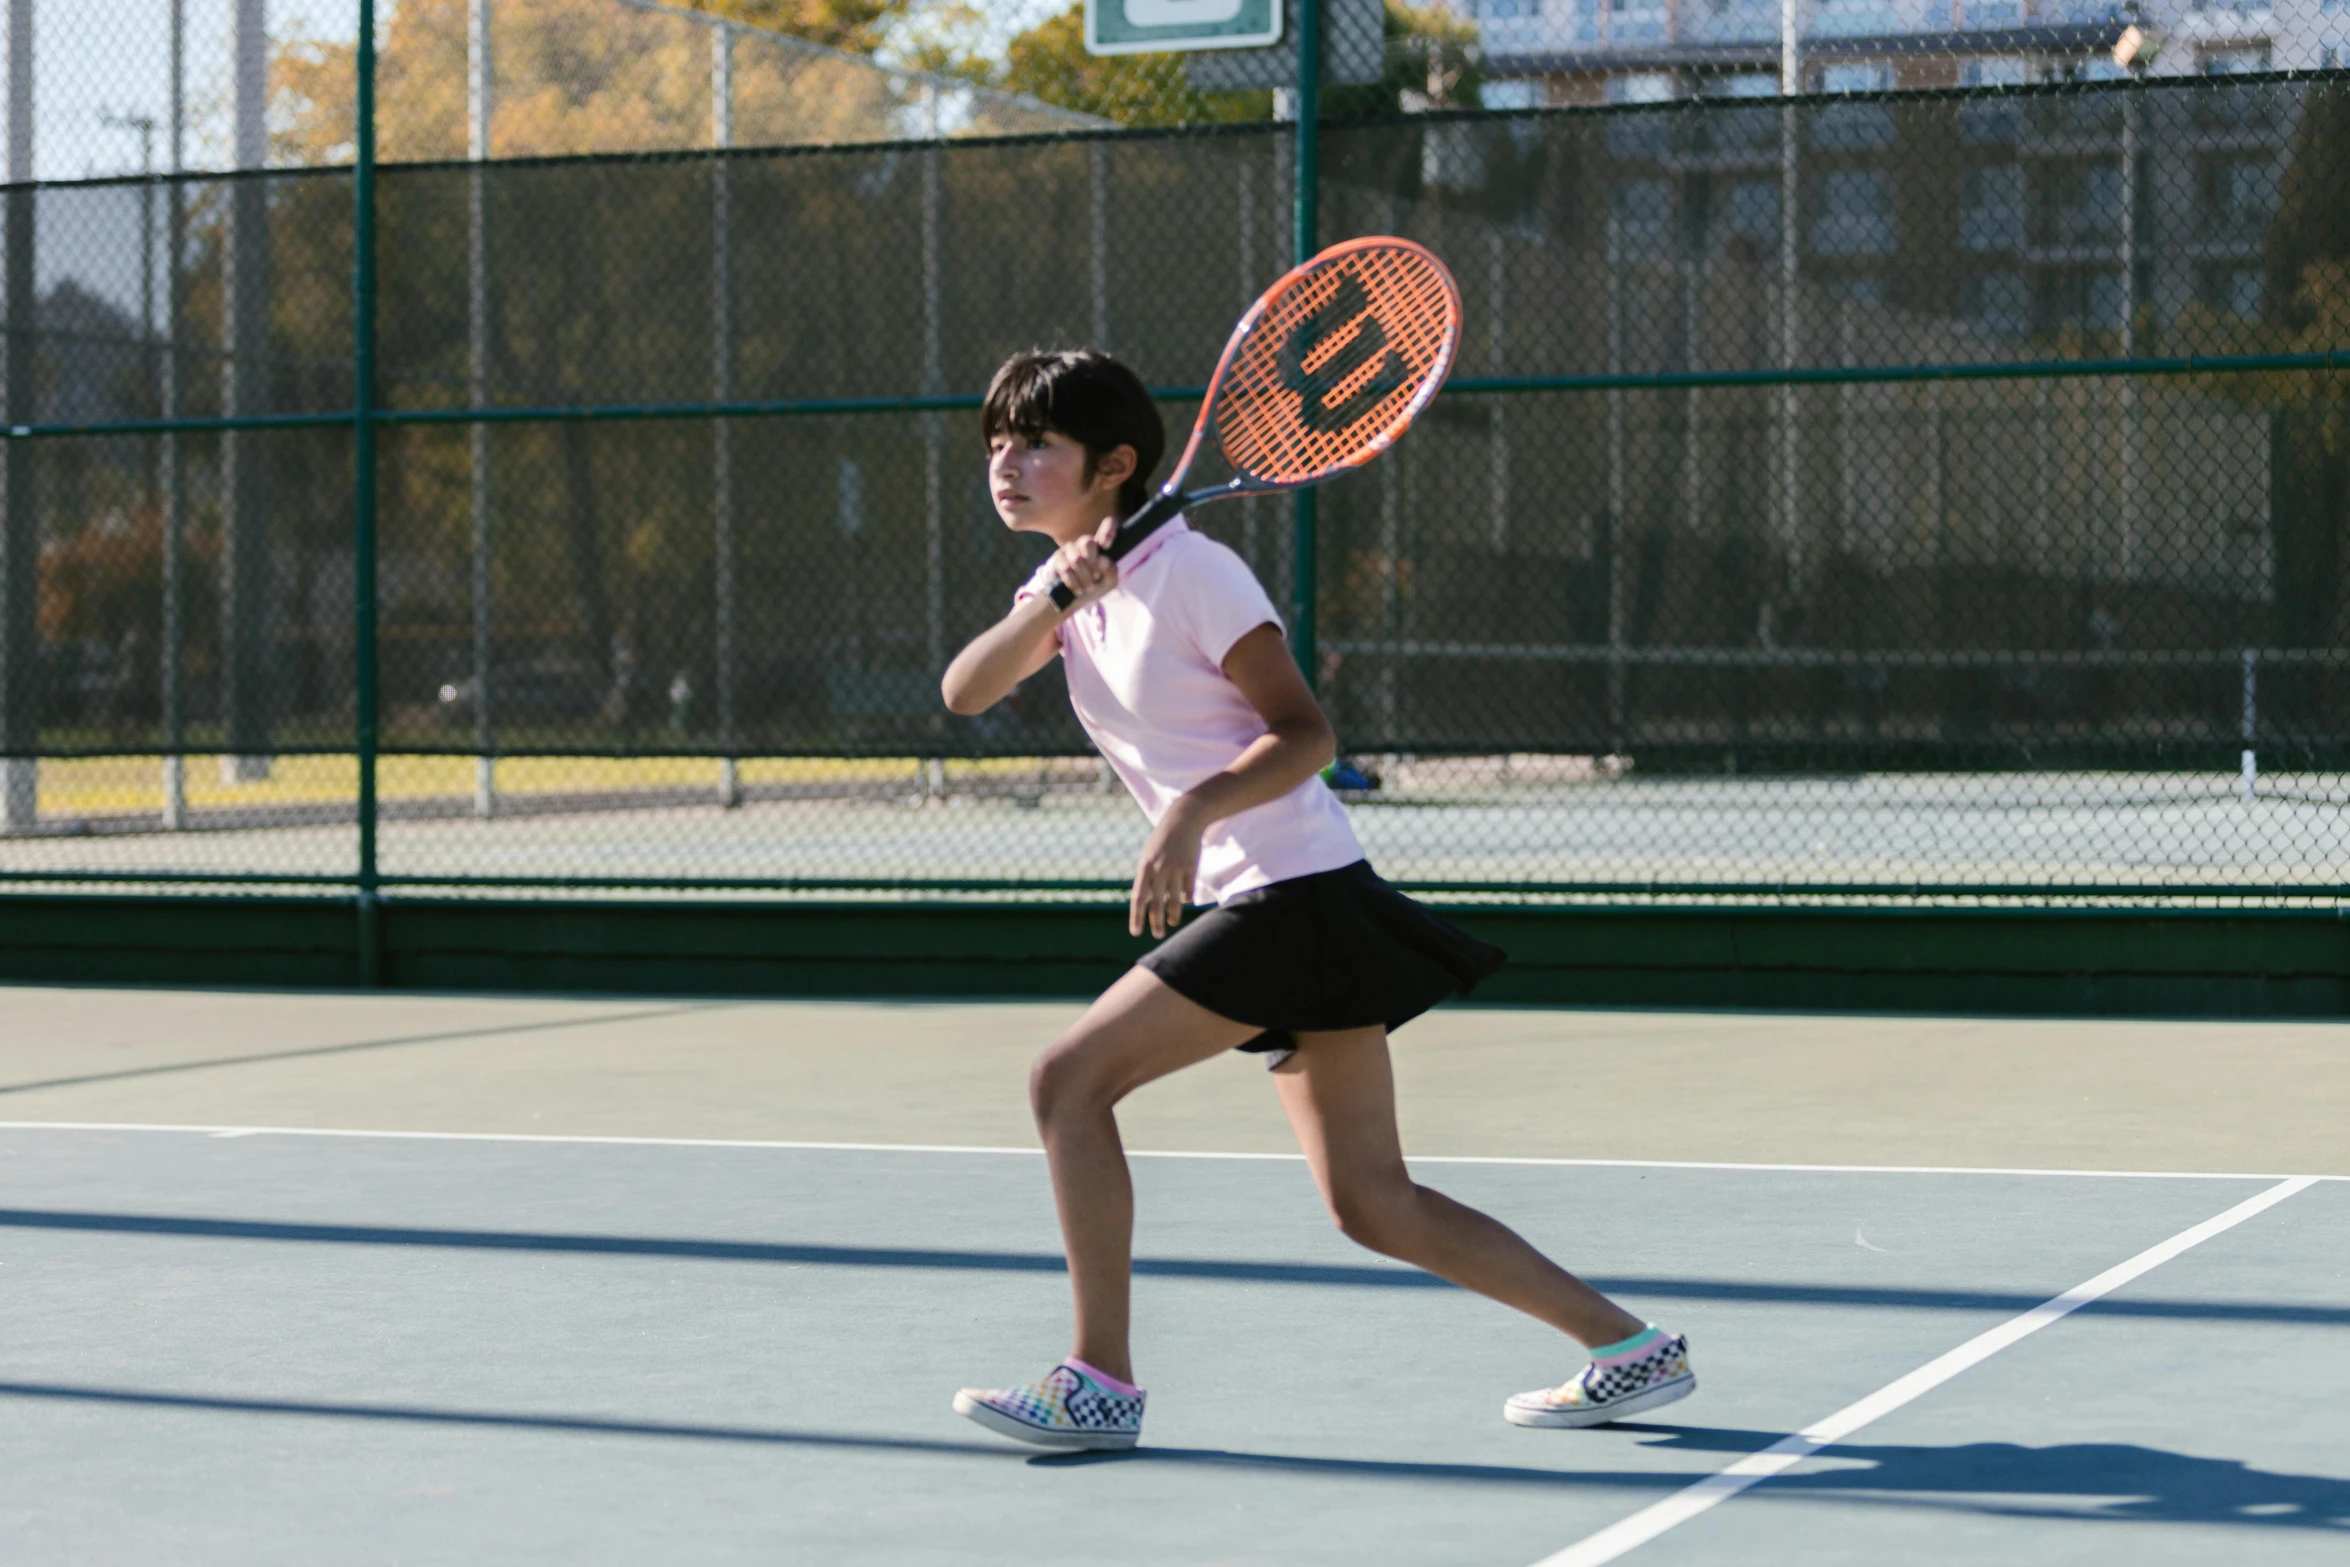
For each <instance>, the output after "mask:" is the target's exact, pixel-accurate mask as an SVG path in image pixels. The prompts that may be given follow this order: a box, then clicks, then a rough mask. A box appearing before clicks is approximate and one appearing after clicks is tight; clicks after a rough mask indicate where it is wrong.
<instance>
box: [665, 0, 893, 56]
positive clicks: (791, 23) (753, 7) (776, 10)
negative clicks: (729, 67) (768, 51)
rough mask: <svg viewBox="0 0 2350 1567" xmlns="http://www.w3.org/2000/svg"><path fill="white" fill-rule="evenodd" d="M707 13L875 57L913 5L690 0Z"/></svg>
mask: <svg viewBox="0 0 2350 1567" xmlns="http://www.w3.org/2000/svg"><path fill="white" fill-rule="evenodd" d="M687 3H688V4H690V5H691V6H692V7H693V9H695V10H697V11H707V12H708V13H709V14H710V15H712V16H723V17H728V18H731V19H732V20H734V21H737V22H743V23H747V24H748V25H750V26H752V27H759V28H764V29H765V30H767V31H768V32H771V33H788V34H789V35H791V36H792V37H794V38H805V39H807V40H808V41H809V42H810V43H819V44H823V45H824V46H825V47H826V48H829V49H845V50H848V51H849V52H850V53H852V54H872V53H873V52H874V51H875V50H877V49H879V48H880V47H881V46H882V44H883V42H884V41H885V39H886V36H887V34H888V32H889V28H890V24H891V23H893V22H896V21H897V20H899V19H900V18H901V17H903V16H905V14H906V13H907V12H908V11H909V10H911V9H913V0H687Z"/></svg>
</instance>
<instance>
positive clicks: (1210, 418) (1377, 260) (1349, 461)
mask: <svg viewBox="0 0 2350 1567" xmlns="http://www.w3.org/2000/svg"><path fill="white" fill-rule="evenodd" d="M1460 338H1461V291H1460V289H1459V288H1458V287H1456V286H1455V285H1454V283H1453V280H1452V274H1451V273H1450V272H1447V271H1446V270H1445V269H1444V263H1443V262H1441V261H1439V260H1437V259H1436V258H1435V257H1434V256H1433V255H1431V254H1429V253H1428V251H1426V250H1425V249H1423V248H1422V247H1420V246H1418V245H1415V244H1413V243H1412V242H1411V241H1410V240H1408V239H1389V238H1380V237H1373V238H1368V239H1350V240H1348V241H1347V242H1346V243H1344V244H1342V245H1333V246H1331V247H1330V248H1329V249H1328V250H1325V251H1323V252H1322V253H1321V254H1320V255H1318V256H1316V257H1314V258H1313V259H1312V260H1311V261H1308V262H1307V263H1305V265H1303V266H1301V267H1298V268H1296V269H1295V270H1294V271H1292V272H1290V273H1289V274H1288V275H1287V276H1285V277H1283V278H1282V279H1281V280H1280V281H1279V282H1277V283H1275V284H1274V285H1273V286H1272V287H1271V288H1269V289H1266V290H1265V292H1264V295H1263V296H1262V297H1261V298H1259V299H1258V300H1257V302H1256V303H1255V304H1253V305H1251V306H1249V309H1248V314H1246V315H1244V316H1242V317H1241V318H1240V324H1239V325H1238V326H1236V327H1234V328H1233V329H1232V338H1231V340H1230V341H1229V342H1227V343H1226V344H1225V345H1224V357H1223V358H1221V359H1219V360H1217V361H1216V373H1215V374H1214V375H1213V376H1212V377H1210V378H1209V380H1208V390H1207V395H1206V396H1205V397H1203V398H1202V399H1201V400H1200V410H1199V420H1198V422H1197V423H1195V424H1193V425H1192V427H1191V441H1190V443H1189V444H1188V445H1186V446H1185V447H1184V448H1183V455H1182V456H1181V457H1179V458H1177V459H1176V462H1175V472H1174V473H1173V475H1171V476H1170V477H1169V478H1168V480H1167V482H1166V484H1165V485H1163V486H1161V487H1160V490H1159V493H1158V494H1157V495H1156V496H1154V497H1152V499H1151V501H1150V503H1149V504H1148V505H1146V506H1144V507H1143V508H1142V510H1140V511H1138V512H1136V513H1135V514H1134V515H1133V516H1131V517H1129V518H1127V519H1126V520H1125V521H1124V522H1122V523H1120V524H1119V525H1118V533H1117V536H1116V537H1115V538H1113V539H1111V540H1110V544H1109V548H1108V549H1107V550H1106V551H1104V553H1105V554H1107V555H1108V556H1109V558H1110V559H1111V560H1120V559H1123V558H1124V557H1125V556H1126V554H1127V553H1128V552H1129V551H1131V550H1132V549H1133V548H1134V547H1135V546H1136V545H1138V544H1140V543H1141V542H1142V541H1143V540H1144V539H1147V538H1149V537H1150V536H1151V534H1153V533H1154V532H1156V531H1157V530H1158V528H1159V527H1160V525H1161V524H1163V523H1165V522H1166V521H1167V520H1168V519H1169V518H1171V517H1173V516H1174V515H1175V514H1176V513H1178V512H1181V511H1185V510H1187V509H1189V508H1190V507H1193V506H1198V505H1202V504H1204V503H1205V502H1208V501H1222V500H1230V499H1231V498H1232V497H1233V496H1235V495H1262V494H1265V493H1267V492H1270V491H1276V490H1297V489H1303V488H1305V487H1306V486H1307V485H1309V484H1320V483H1321V482H1322V481H1323V480H1325V479H1334V478H1336V477H1337V476H1338V475H1340V474H1342V473H1344V472H1346V471H1347V470H1348V469H1349V468H1359V467H1361V466H1362V465H1363V464H1364V463H1367V462H1369V461H1370V460H1371V459H1372V458H1374V457H1376V456H1378V455H1379V454H1380V453H1381V452H1383V451H1385V450H1387V448H1388V447H1390V446H1392V445H1394V444H1395V438H1396V437H1397V436H1399V435H1401V434H1403V432H1404V431H1405V429H1407V428H1408V427H1409V426H1410V424H1411V422H1412V420H1413V419H1414V418H1415V417H1417V416H1418V414H1419V412H1420V410H1421V409H1423V408H1425V407H1427V406H1428V401H1429V399H1430V398H1432V397H1434V396H1435V395H1436V389H1437V388H1438V387H1440V386H1442V385H1443V384H1444V378H1445V377H1446V376H1447V375H1449V374H1450V373H1451V372H1452V362H1453V356H1454V353H1455V351H1456V350H1457V349H1458V348H1459V346H1460ZM1211 438H1213V439H1214V441H1215V442H1216V446H1217V449H1218V450H1219V451H1220V452H1221V453H1222V455H1223V458H1224V461H1225V462H1226V463H1228V464H1229V465H1230V466H1231V469H1232V477H1231V478H1230V479H1227V480H1226V481H1225V482H1223V483H1222V484H1211V485H1208V486H1205V487H1204V488H1201V489H1197V490H1186V489H1184V488H1183V480H1184V476H1185V475H1186V474H1188V473H1189V472H1190V471H1191V465H1192V463H1193V462H1194V461H1196V460H1197V459H1198V457H1199V454H1200V451H1201V449H1202V448H1203V447H1204V446H1206V445H1207V443H1208V441H1209V440H1210V439H1211ZM1076 600H1077V595H1076V594H1074V593H1071V592H1070V591H1069V588H1068V585H1067V584H1066V583H1061V582H1056V583H1054V584H1053V603H1054V604H1056V605H1058V606H1059V607H1060V608H1062V609H1067V608H1068V607H1069V606H1070V605H1071V604H1073V603H1075V602H1076Z"/></svg>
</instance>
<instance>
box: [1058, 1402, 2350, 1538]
mask: <svg viewBox="0 0 2350 1567" xmlns="http://www.w3.org/2000/svg"><path fill="white" fill-rule="evenodd" d="M1612 1429H1614V1430H1618V1431H1623V1432H1626V1433H1629V1434H1633V1435H1639V1436H1650V1437H1655V1438H1658V1439H1659V1440H1655V1441H1648V1442H1643V1443H1642V1444H1641V1445H1642V1446H1643V1447H1651V1448H1658V1449H1663V1450H1666V1451H1684V1452H1703V1453H1754V1452H1760V1451H1761V1450H1762V1449H1764V1448H1766V1447H1769V1446H1770V1445H1771V1444H1772V1443H1774V1442H1777V1441H1779V1440H1780V1439H1781V1437H1782V1436H1783V1434H1784V1433H1781V1432H1775V1431H1736V1430H1724V1429H1718V1428H1709V1427H1704V1426H1669V1425H1648V1424H1640V1423H1634V1422H1626V1423H1623V1424H1619V1425H1617V1426H1615V1427H1613V1428H1612ZM1028 1462H1029V1465H1030V1467H1032V1468H1042V1469H1065V1468H1074V1467H1079V1466H1083V1465H1090V1464H1102V1463H1162V1464H1196V1465H1203V1466H1214V1467H1227V1466H1229V1467H1234V1468H1243V1469H1258V1470H1268V1471H1272V1472H1276V1473H1311V1474H1321V1475H1329V1476H1333V1477H1353V1478H1376V1479H1417V1480H1435V1481H1447V1480H1449V1481H1465V1482H1470V1483H1477V1482H1484V1483H1504V1484H1516V1485H1537V1486H1539V1485H1552V1486H1558V1487H1561V1488H1578V1489H1579V1488H1590V1489H1612V1488H1633V1489H1641V1490H1652V1491H1657V1492H1660V1493H1661V1492H1666V1491H1674V1490H1679V1489H1680V1488H1681V1487H1683V1486H1684V1485H1687V1484H1690V1483H1691V1482H1693V1481H1695V1480H1697V1479H1698V1478H1700V1475H1701V1473H1703V1472H1704V1471H1675V1470H1649V1471H1630V1470H1627V1469H1625V1468H1623V1467H1622V1466H1621V1465H1611V1466H1610V1467H1609V1468H1607V1469H1605V1470H1601V1471H1594V1470H1574V1469H1537V1468H1532V1467H1526V1468H1519V1467H1516V1466H1503V1465H1485V1464H1447V1463H1412V1462H1409V1461H1397V1460H1392V1459H1390V1460H1377V1459H1346V1458H1319V1457H1312V1456H1308V1455H1303V1454H1281V1453H1249V1452H1234V1451H1230V1450H1226V1449H1220V1448H1197V1447H1150V1446H1145V1447H1138V1448H1135V1449H1133V1450H1131V1451H1128V1452H1120V1453H1055V1454H1046V1455H1042V1456H1039V1457H1035V1458H1031V1459H1030V1460H1029V1461H1028ZM1760 1490H1761V1492H1763V1493H1776V1494H1780V1495H1807V1496H1826V1497H1833V1498H1834V1499H1836V1500H1837V1501H1840V1502H1850V1503H1855V1504H1861V1505H1888V1506H1911V1507H1944V1508H1950V1509H1953V1510H1959V1511H1966V1512H1975V1513H1987V1514H1993V1515H1998V1516H2005V1517H2014V1518H2046V1519H2059V1520H2079V1521H2086V1522H2098V1521H2103V1522H2120V1523H2132V1522H2135V1523H2210V1524H2242V1525H2251V1526H2255V1527H2259V1528H2265V1529H2278V1528H2284V1529H2326V1530H2345V1531H2350V1480H2346V1479H2339V1478H2335V1477H2332V1476H2327V1475H2297V1474H2278V1473H2274V1472H2272V1471H2269V1470H2264V1469H2255V1468H2253V1467H2251V1466H2250V1465H2248V1464H2245V1463H2243V1462H2242V1461H2240V1460H2237V1459H2229V1458H2196V1457H2192V1456H2190V1455H2188V1454H2185V1453H2173V1452H2166V1451H2165V1450H2163V1449H2161V1448H2155V1447H2141V1446H2138V1445H2136V1444H2135V1443H2126V1442H2073V1443H2061V1444H2058V1445H2055V1446H2050V1447H2026V1446H2022V1445H2020V1444H2017V1443H2013V1442H1973V1443H1967V1444H1964V1445H1961V1446H1956V1447H1901V1446H1892V1445H1887V1444H1859V1443H1855V1444H1851V1445H1839V1446H1836V1447H1832V1448H1829V1449H1828V1450H1827V1451H1826V1452H1824V1453H1823V1454H1821V1455H1820V1457H1819V1458H1818V1459H1816V1460H1813V1461H1811V1462H1810V1463H1809V1464H1808V1465H1807V1466H1805V1467H1804V1468H1802V1469H1799V1470H1797V1471H1794V1472H1790V1473H1787V1474H1782V1475H1776V1476H1773V1477H1772V1478H1771V1479H1769V1480H1766V1481H1764V1482H1763V1484H1762V1486H1761V1488H1760Z"/></svg>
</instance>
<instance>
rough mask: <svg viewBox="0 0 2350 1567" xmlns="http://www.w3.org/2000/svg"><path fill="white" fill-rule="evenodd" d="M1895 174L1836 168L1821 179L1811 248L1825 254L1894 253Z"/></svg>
mask: <svg viewBox="0 0 2350 1567" xmlns="http://www.w3.org/2000/svg"><path fill="white" fill-rule="evenodd" d="M1893 243H1894V234H1893V176H1892V175H1891V174H1890V173H1889V172H1887V171H1886V170H1884V169H1837V170H1834V171H1832V172H1830V173H1828V174H1826V175H1823V176H1822V177H1821V179H1820V209H1819V212H1818V214H1817V215H1816V216H1815V217H1814V218H1813V219H1812V226H1811V248H1812V250H1813V252H1814V253H1815V254H1817V255H1822V256H1889V255H1891V254H1892V253H1893Z"/></svg>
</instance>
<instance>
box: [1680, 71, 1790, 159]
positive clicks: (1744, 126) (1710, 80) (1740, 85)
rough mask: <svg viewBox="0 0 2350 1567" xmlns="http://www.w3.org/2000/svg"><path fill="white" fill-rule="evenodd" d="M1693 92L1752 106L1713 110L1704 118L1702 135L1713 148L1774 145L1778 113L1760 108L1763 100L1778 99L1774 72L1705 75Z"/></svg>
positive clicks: (1777, 128) (1777, 133) (1777, 129)
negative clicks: (1703, 132) (1709, 138)
mask: <svg viewBox="0 0 2350 1567" xmlns="http://www.w3.org/2000/svg"><path fill="white" fill-rule="evenodd" d="M1697 90H1698V93H1699V95H1700V96H1702V97H1705V98H1711V99H1716V100H1727V101H1729V102H1731V103H1736V104H1752V105H1754V106H1755V107H1753V108H1730V109H1717V110H1715V111H1714V112H1713V113H1711V114H1709V115H1707V116H1706V117H1705V120H1704V125H1705V130H1706V134H1707V135H1708V136H1709V137H1711V138H1712V144H1713V145H1714V146H1715V147H1717V148H1739V147H1743V148H1757V147H1772V146H1776V145H1777V144H1778V141H1779V111H1778V110H1776V109H1770V108H1764V107H1762V104H1763V103H1764V102H1765V101H1766V100H1769V99H1774V98H1776V97H1778V96H1779V78H1778V75H1777V73H1775V72H1766V71H1738V72H1733V73H1730V74H1727V75H1722V76H1708V77H1705V78H1703V79H1701V80H1700V81H1699V83H1698V87H1697Z"/></svg>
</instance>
